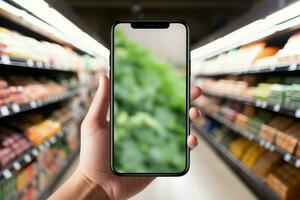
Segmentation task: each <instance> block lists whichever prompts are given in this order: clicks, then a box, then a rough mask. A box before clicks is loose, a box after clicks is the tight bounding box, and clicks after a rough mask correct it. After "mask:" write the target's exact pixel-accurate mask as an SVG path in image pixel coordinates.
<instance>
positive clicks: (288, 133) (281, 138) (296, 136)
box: [275, 122, 300, 154]
mask: <svg viewBox="0 0 300 200" xmlns="http://www.w3.org/2000/svg"><path fill="white" fill-rule="evenodd" d="M299 141H300V124H299V122H296V123H294V124H293V125H292V126H289V128H287V129H286V130H285V131H284V132H278V133H277V135H276V140H275V144H276V146H278V147H279V148H280V149H282V150H285V151H287V152H289V153H291V154H293V153H294V152H295V150H296V147H297V144H298V143H299Z"/></svg>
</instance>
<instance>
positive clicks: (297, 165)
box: [295, 158, 300, 168]
mask: <svg viewBox="0 0 300 200" xmlns="http://www.w3.org/2000/svg"><path fill="white" fill-rule="evenodd" d="M295 165H296V167H298V168H299V167H300V159H299V158H298V159H297V160H296V163H295Z"/></svg>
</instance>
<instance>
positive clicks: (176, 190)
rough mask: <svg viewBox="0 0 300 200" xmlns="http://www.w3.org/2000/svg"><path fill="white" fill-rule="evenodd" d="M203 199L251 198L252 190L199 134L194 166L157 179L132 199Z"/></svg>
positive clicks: (192, 156)
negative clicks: (175, 176)
mask: <svg viewBox="0 0 300 200" xmlns="http://www.w3.org/2000/svg"><path fill="white" fill-rule="evenodd" d="M152 199H173V200H177V199H178V200H181V199H190V200H194V199H201V200H202V199H203V200H219V199H222V200H238V199H243V200H252V199H256V198H255V196H254V195H253V194H252V193H251V191H250V190H249V189H248V188H247V187H246V186H245V185H244V184H243V183H242V182H241V181H240V180H239V178H238V177H236V175H235V174H234V173H232V171H231V170H230V169H229V168H228V167H227V166H226V165H224V163H223V161H222V160H220V159H219V158H218V156H217V155H216V154H215V153H214V152H213V150H212V149H210V147H209V146H208V145H207V144H206V143H205V142H204V141H202V140H201V138H199V147H198V148H197V149H196V150H195V151H193V152H192V153H191V168H190V171H189V173H188V174H187V175H185V176H184V177H180V178H170V177H169V178H159V179H156V180H155V181H154V182H153V183H152V184H151V185H150V186H149V187H148V188H147V189H146V190H144V191H143V192H142V193H140V194H138V195H136V196H135V197H134V198H132V200H152Z"/></svg>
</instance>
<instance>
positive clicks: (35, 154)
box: [32, 148, 39, 156]
mask: <svg viewBox="0 0 300 200" xmlns="http://www.w3.org/2000/svg"><path fill="white" fill-rule="evenodd" d="M32 154H33V155H34V156H38V155H39V151H38V150H37V149H35V148H34V149H32Z"/></svg>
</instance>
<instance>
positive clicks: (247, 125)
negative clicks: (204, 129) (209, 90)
mask: <svg viewBox="0 0 300 200" xmlns="http://www.w3.org/2000/svg"><path fill="white" fill-rule="evenodd" d="M196 105H197V106H199V108H200V109H204V110H205V111H207V112H209V113H216V114H217V115H219V116H221V117H223V118H224V119H226V120H228V121H231V122H232V123H233V124H235V125H236V126H237V127H239V128H241V129H245V130H247V131H248V132H249V133H251V134H253V135H254V136H256V137H258V138H263V139H265V140H266V141H268V142H270V143H271V144H274V145H275V146H276V147H278V148H279V149H281V150H283V151H284V152H287V153H290V154H294V155H296V156H298V155H299V151H300V150H299V148H300V147H299V143H300V134H299V133H300V125H299V120H298V119H297V118H291V117H286V116H284V115H280V114H274V113H273V112H270V111H266V110H262V109H258V108H255V107H253V106H248V105H243V104H240V103H238V102H226V103H224V102H221V101H220V100H217V99H215V98H208V97H201V98H200V99H199V100H197V101H196ZM242 143H243V142H242ZM236 155H240V153H236ZM237 157H239V156H237Z"/></svg>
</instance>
